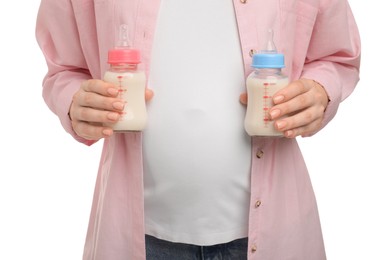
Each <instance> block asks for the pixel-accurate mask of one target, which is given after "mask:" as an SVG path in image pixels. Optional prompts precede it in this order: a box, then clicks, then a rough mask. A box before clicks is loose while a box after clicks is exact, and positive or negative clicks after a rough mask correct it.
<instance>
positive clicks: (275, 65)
mask: <svg viewBox="0 0 390 260" xmlns="http://www.w3.org/2000/svg"><path fill="white" fill-rule="evenodd" d="M268 33H269V35H268V41H267V46H265V48H263V50H261V51H260V53H256V54H254V55H253V57H252V68H253V69H254V70H253V71H252V73H251V74H250V75H249V76H248V78H247V80H246V87H247V93H248V105H247V111H246V115H245V130H246V132H247V133H248V135H250V136H283V133H282V132H280V131H277V130H276V129H275V127H274V122H273V121H272V120H270V119H269V116H268V114H269V110H270V108H271V107H272V106H273V105H274V104H273V102H272V97H273V95H274V94H275V93H276V92H277V91H279V90H280V89H282V88H284V87H285V86H287V84H288V83H289V80H288V77H287V76H285V75H284V74H283V73H282V68H284V67H285V65H284V55H283V54H281V53H278V52H277V50H276V47H275V44H274V42H273V31H272V30H269V32H268Z"/></svg>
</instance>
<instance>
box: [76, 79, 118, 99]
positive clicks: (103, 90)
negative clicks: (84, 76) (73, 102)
mask: <svg viewBox="0 0 390 260" xmlns="http://www.w3.org/2000/svg"><path fill="white" fill-rule="evenodd" d="M81 89H82V90H84V91H85V92H92V93H97V94H100V95H103V96H108V97H117V96H118V94H119V87H118V86H115V85H114V84H112V83H110V82H105V81H103V80H98V79H91V80H86V81H84V82H82V84H81Z"/></svg>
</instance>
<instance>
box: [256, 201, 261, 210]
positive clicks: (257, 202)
mask: <svg viewBox="0 0 390 260" xmlns="http://www.w3.org/2000/svg"><path fill="white" fill-rule="evenodd" d="M260 205H261V201H260V200H258V201H256V203H255V208H258V207H260Z"/></svg>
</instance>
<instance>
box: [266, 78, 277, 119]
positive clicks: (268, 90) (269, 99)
mask: <svg viewBox="0 0 390 260" xmlns="http://www.w3.org/2000/svg"><path fill="white" fill-rule="evenodd" d="M273 85H276V84H275V83H270V82H265V83H263V122H264V127H269V123H270V122H271V121H272V120H270V119H269V117H268V111H269V109H270V107H271V100H272V95H270V89H269V87H270V86H273Z"/></svg>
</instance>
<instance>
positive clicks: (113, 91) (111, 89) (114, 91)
mask: <svg viewBox="0 0 390 260" xmlns="http://www.w3.org/2000/svg"><path fill="white" fill-rule="evenodd" d="M107 93H108V94H110V95H111V96H113V97H116V96H117V95H118V90H117V89H115V88H109V89H107Z"/></svg>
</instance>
